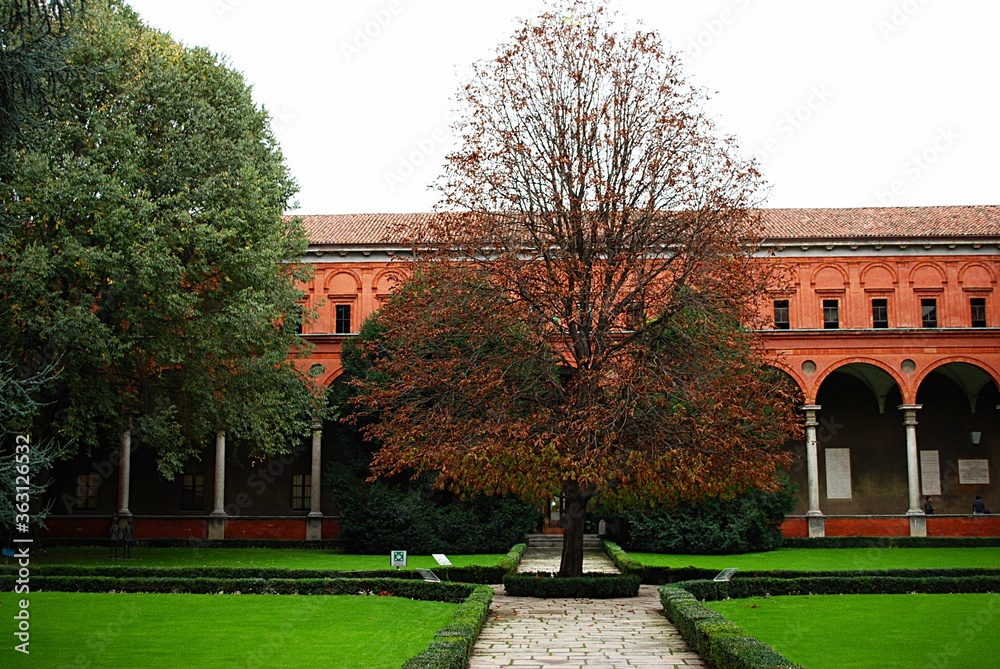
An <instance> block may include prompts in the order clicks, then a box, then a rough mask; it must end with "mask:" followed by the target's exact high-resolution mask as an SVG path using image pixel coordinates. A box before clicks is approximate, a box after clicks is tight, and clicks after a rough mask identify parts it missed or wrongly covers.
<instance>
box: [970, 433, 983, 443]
mask: <svg viewBox="0 0 1000 669" xmlns="http://www.w3.org/2000/svg"><path fill="white" fill-rule="evenodd" d="M969 438H970V439H972V445H973V446H978V445H979V443H980V442H981V441H982V440H983V433H982V432H980V431H979V430H973V431H972V432H970V433H969Z"/></svg>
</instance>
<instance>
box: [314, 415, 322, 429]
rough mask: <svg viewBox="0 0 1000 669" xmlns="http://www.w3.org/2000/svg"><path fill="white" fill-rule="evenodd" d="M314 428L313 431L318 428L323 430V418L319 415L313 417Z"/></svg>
mask: <svg viewBox="0 0 1000 669" xmlns="http://www.w3.org/2000/svg"><path fill="white" fill-rule="evenodd" d="M312 429H313V432H315V431H317V430H322V429H323V419H322V418H318V417H317V418H313V419H312Z"/></svg>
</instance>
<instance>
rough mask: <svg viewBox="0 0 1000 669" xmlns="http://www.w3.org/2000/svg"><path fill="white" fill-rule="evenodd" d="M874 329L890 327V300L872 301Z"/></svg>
mask: <svg viewBox="0 0 1000 669" xmlns="http://www.w3.org/2000/svg"><path fill="white" fill-rule="evenodd" d="M872 327H873V328H887V327H889V300H883V299H875V300H872Z"/></svg>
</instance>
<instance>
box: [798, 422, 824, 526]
mask: <svg viewBox="0 0 1000 669" xmlns="http://www.w3.org/2000/svg"><path fill="white" fill-rule="evenodd" d="M821 408H822V407H821V406H820V405H818V404H809V405H806V406H804V407H802V411H804V412H805V414H806V473H807V475H808V477H809V510H808V511H806V515H807V516H808V522H809V536H810V537H822V536H826V521H825V520H824V519H823V512H822V511H820V509H819V458H818V456H817V453H816V428H817V427H818V426H819V422H818V421H817V420H816V412H817V411H819V410H820V409H821Z"/></svg>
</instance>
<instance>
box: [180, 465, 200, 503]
mask: <svg viewBox="0 0 1000 669" xmlns="http://www.w3.org/2000/svg"><path fill="white" fill-rule="evenodd" d="M182 484H183V488H182V490H181V509H183V510H184V511H203V510H204V509H205V475H204V474H185V475H184V478H183V480H182Z"/></svg>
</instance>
